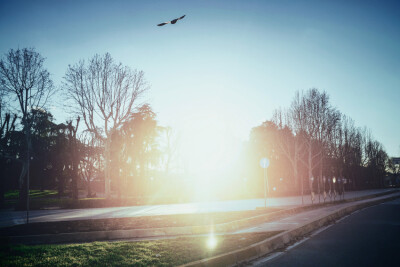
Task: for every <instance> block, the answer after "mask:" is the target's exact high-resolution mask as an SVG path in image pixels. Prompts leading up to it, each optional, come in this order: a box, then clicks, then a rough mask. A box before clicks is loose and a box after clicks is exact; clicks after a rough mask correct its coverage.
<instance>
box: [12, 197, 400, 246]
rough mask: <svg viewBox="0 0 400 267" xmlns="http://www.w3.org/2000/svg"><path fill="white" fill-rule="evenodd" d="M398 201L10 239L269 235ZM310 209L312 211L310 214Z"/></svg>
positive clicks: (49, 240) (62, 240)
mask: <svg viewBox="0 0 400 267" xmlns="http://www.w3.org/2000/svg"><path fill="white" fill-rule="evenodd" d="M393 197H400V192H399V191H398V190H397V191H395V193H391V194H388V195H384V196H379V197H374V198H370V199H364V200H359V201H354V202H347V203H341V204H332V205H328V206H323V207H319V208H318V206H304V207H296V208H286V209H283V210H281V211H277V212H274V213H269V214H265V215H259V216H255V217H250V218H244V219H241V220H238V221H233V222H228V223H222V224H217V225H213V226H210V225H199V226H182V227H166V228H148V229H130V230H110V231H92V232H77V233H64V234H46V235H38V236H13V237H10V242H12V243H26V244H33V243H70V242H90V241H97V240H118V239H119V240H122V239H125V240H131V241H135V240H146V239H149V238H155V239H163V238H173V237H178V236H182V235H186V236H189V235H207V234H209V233H210V231H214V233H215V234H238V233H249V232H268V231H290V230H293V229H296V228H298V227H301V226H302V225H305V224H309V223H312V222H313V221H314V220H315V218H320V217H321V218H324V217H326V216H330V215H331V214H335V213H338V212H339V213H340V212H341V211H343V210H346V209H347V208H353V207H358V206H360V205H369V204H370V203H375V202H379V201H384V200H386V199H389V198H393ZM310 209H311V210H310Z"/></svg>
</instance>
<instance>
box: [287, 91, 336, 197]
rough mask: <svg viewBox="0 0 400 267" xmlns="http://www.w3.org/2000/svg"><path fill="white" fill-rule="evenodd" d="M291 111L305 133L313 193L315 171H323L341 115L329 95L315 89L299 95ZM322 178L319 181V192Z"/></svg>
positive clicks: (304, 161)
mask: <svg viewBox="0 0 400 267" xmlns="http://www.w3.org/2000/svg"><path fill="white" fill-rule="evenodd" d="M291 109H292V112H293V117H294V121H295V125H296V127H297V128H298V129H299V132H303V133H304V135H303V137H304V141H305V143H306V148H307V154H308V155H307V160H303V163H304V164H305V165H306V166H307V168H308V176H309V177H308V178H310V190H311V192H312V193H313V188H312V183H313V179H312V178H313V177H314V175H313V171H314V169H315V168H316V167H317V166H320V168H321V169H322V162H323V159H324V156H325V154H324V153H325V146H326V144H327V143H328V142H329V139H331V138H332V132H333V129H334V128H335V125H336V124H337V123H338V122H339V121H340V113H339V112H338V111H337V110H336V109H335V108H333V107H332V106H331V105H330V103H329V96H328V95H327V93H326V92H322V93H321V92H319V91H318V90H317V89H315V88H313V89H310V90H308V91H306V93H302V94H300V93H297V94H296V97H295V99H294V101H293V102H292V107H291ZM320 178H321V177H319V178H318V179H317V184H318V191H320Z"/></svg>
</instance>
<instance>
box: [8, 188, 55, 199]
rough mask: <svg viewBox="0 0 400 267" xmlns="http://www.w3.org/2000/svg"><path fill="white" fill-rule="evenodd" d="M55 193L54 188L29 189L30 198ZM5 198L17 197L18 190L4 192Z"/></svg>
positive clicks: (53, 194)
mask: <svg viewBox="0 0 400 267" xmlns="http://www.w3.org/2000/svg"><path fill="white" fill-rule="evenodd" d="M56 195H57V191H56V190H43V191H40V190H29V197H30V198H44V197H55V196H56ZM4 198H5V199H9V200H11V199H18V198H19V190H10V191H7V192H6V193H5V194H4Z"/></svg>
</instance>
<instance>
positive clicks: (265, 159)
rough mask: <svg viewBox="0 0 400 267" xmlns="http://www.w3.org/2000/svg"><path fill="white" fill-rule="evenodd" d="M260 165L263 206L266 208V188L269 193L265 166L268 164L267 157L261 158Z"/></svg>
mask: <svg viewBox="0 0 400 267" xmlns="http://www.w3.org/2000/svg"><path fill="white" fill-rule="evenodd" d="M260 166H261V168H263V169H264V208H267V189H268V194H269V187H268V178H267V168H268V166H269V159H267V158H262V159H261V160H260Z"/></svg>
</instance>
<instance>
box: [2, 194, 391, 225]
mask: <svg viewBox="0 0 400 267" xmlns="http://www.w3.org/2000/svg"><path fill="white" fill-rule="evenodd" d="M386 191H392V189H374V190H364V191H352V192H346V194H345V198H346V199H349V198H354V197H361V196H366V195H372V194H376V193H382V192H386ZM338 199H339V198H338V197H337V198H336V200H338ZM321 201H322V202H323V199H321ZM326 201H332V199H329V198H328V199H327V200H326ZM304 203H305V204H311V198H310V195H308V196H304ZM316 203H318V197H317V198H316ZM299 205H301V196H293V197H276V198H268V200H267V206H269V207H293V206H299ZM263 206H264V200H263V199H244V200H231V201H213V202H196V203H184V204H169V205H151V206H150V205H149V206H132V207H115V208H95V209H62V210H33V211H30V221H31V222H51V221H69V220H85V219H104V218H122V217H139V216H157V215H172V214H194V213H206V212H227V211H243V210H254V209H255V208H256V207H263ZM25 220H26V212H25V211H1V212H0V227H6V226H12V225H16V224H23V223H25Z"/></svg>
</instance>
